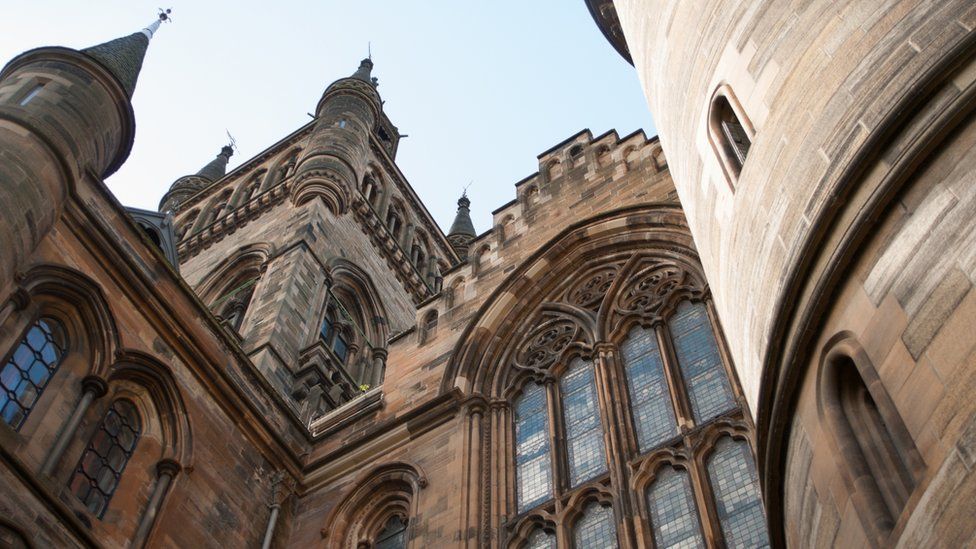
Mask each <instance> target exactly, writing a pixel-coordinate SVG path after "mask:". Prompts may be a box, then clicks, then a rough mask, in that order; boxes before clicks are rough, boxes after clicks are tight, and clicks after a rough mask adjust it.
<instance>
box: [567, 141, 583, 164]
mask: <svg viewBox="0 0 976 549" xmlns="http://www.w3.org/2000/svg"><path fill="white" fill-rule="evenodd" d="M569 159H570V160H572V161H573V166H579V165H580V164H582V163H583V160H584V158H583V146H582V145H580V144H579V143H577V144H576V145H573V146H572V147H570V149H569Z"/></svg>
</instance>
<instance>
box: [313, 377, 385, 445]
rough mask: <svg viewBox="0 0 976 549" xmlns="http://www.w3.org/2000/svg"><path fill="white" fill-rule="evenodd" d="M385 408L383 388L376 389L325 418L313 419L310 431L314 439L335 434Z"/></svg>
mask: <svg viewBox="0 0 976 549" xmlns="http://www.w3.org/2000/svg"><path fill="white" fill-rule="evenodd" d="M382 407H383V388H382V387H375V388H373V389H370V390H369V391H366V392H365V393H363V394H362V395H361V396H359V397H357V398H354V399H353V400H350V401H349V402H347V403H345V404H343V405H342V406H340V407H338V408H336V409H335V410H332V411H330V412H329V413H327V414H325V415H324V416H321V417H318V418H316V419H313V420H312V421H311V423H309V425H308V430H309V432H310V433H311V434H312V437H313V438H318V437H324V436H328V435H331V434H333V433H335V432H336V431H339V430H341V429H343V428H345V427H348V426H349V425H351V424H352V423H355V422H356V421H359V420H360V419H362V418H364V417H366V416H367V415H369V414H371V413H373V412H374V411H376V410H379V409H380V408H382Z"/></svg>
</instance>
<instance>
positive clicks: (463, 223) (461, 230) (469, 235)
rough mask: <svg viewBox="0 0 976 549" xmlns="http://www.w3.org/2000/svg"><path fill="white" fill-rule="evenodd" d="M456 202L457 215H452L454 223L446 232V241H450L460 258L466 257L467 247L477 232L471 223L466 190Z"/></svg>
mask: <svg viewBox="0 0 976 549" xmlns="http://www.w3.org/2000/svg"><path fill="white" fill-rule="evenodd" d="M457 204H458V209H457V215H456V216H455V217H454V223H452V224H451V230H450V231H448V233H447V241H448V242H450V243H451V246H452V247H453V248H454V251H456V252H457V254H458V256H460V257H461V259H467V257H468V248H469V247H470V246H471V241H472V240H474V239H475V237H476V236H478V233H476V232H475V230H474V224H473V223H471V210H470V209H469V208H470V206H471V200H469V199H468V194H467V193H466V192H465V193H463V194H461V198H459V199H458V202H457Z"/></svg>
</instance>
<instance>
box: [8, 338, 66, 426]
mask: <svg viewBox="0 0 976 549" xmlns="http://www.w3.org/2000/svg"><path fill="white" fill-rule="evenodd" d="M63 354H64V338H63V335H62V331H61V326H60V325H59V324H58V323H57V322H55V321H53V320H49V319H41V320H38V321H37V322H35V323H34V325H33V326H31V327H30V329H29V330H27V334H26V335H25V336H24V339H22V340H21V341H20V344H19V345H17V348H16V349H15V350H14V352H13V354H12V355H11V356H10V359H8V360H7V363H6V364H5V365H4V367H3V370H0V389H2V391H0V417H2V418H3V421H4V422H6V423H7V425H10V426H11V427H13V428H14V429H20V426H21V425H23V424H24V421H26V420H27V416H28V415H29V414H30V413H31V410H32V409H33V408H34V404H36V403H37V399H39V398H40V397H41V393H43V392H44V388H45V387H47V383H48V381H50V380H51V377H52V376H53V375H54V372H56V371H57V369H58V365H60V364H61V356H62V355H63Z"/></svg>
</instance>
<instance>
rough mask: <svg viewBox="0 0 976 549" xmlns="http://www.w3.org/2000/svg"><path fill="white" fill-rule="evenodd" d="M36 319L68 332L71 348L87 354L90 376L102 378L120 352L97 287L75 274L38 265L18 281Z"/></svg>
mask: <svg viewBox="0 0 976 549" xmlns="http://www.w3.org/2000/svg"><path fill="white" fill-rule="evenodd" d="M20 286H21V287H22V288H23V289H24V290H25V291H26V292H27V294H28V295H29V296H30V301H31V302H32V303H33V304H35V305H36V307H37V309H38V310H37V312H36V313H35V316H37V315H47V316H54V317H55V318H57V320H59V321H60V322H61V323H62V324H63V325H64V326H65V327H66V329H67V330H68V331H69V339H71V340H73V345H72V346H73V347H75V348H76V349H77V348H78V347H82V348H83V350H85V351H87V352H88V353H89V356H88V360H89V363H90V373H91V374H94V375H102V374H103V373H104V372H105V371H106V370H107V369H108V367H109V364H110V362H111V360H112V357H113V356H114V355H115V352H116V350H117V349H119V348H120V346H121V345H120V342H119V332H118V329H117V327H116V325H115V319H114V317H113V316H112V312H111V309H110V308H109V306H108V301H107V300H106V299H105V294H104V293H103V292H102V289H101V287H100V286H99V285H98V284H96V283H95V282H94V281H92V280H91V279H90V278H88V277H87V276H85V275H84V274H82V273H81V272H79V271H76V270H74V269H70V268H68V267H64V266H60V265H39V266H36V267H34V268H32V269H31V270H29V271H28V272H27V273H26V274H24V275H23V277H22V278H21V279H20Z"/></svg>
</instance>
